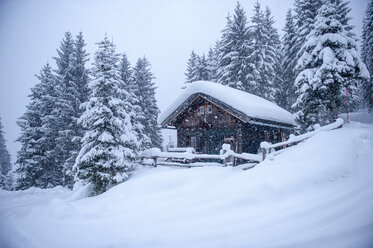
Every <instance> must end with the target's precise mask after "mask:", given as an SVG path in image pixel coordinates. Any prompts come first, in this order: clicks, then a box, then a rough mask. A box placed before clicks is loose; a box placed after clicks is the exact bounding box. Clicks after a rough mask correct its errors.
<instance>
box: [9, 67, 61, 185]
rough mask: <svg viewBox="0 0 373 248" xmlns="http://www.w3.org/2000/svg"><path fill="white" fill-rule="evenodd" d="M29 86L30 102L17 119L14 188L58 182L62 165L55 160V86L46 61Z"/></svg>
mask: <svg viewBox="0 0 373 248" xmlns="http://www.w3.org/2000/svg"><path fill="white" fill-rule="evenodd" d="M37 78H38V79H39V81H40V82H39V83H38V84H36V85H35V86H34V87H33V88H32V89H31V91H32V94H31V95H30V98H31V103H30V104H29V105H28V106H27V110H26V112H25V114H24V115H23V116H22V117H21V118H20V120H19V121H18V122H17V123H18V125H19V126H20V127H21V136H20V137H19V138H18V139H17V141H19V142H21V150H20V151H19V152H18V154H17V161H16V167H15V169H14V171H15V174H16V175H15V189H27V188H30V187H32V186H35V187H41V188H47V187H54V186H57V185H61V184H62V165H59V164H57V163H56V159H57V158H56V156H55V154H56V150H55V149H56V141H57V137H58V130H57V129H56V128H55V127H56V126H57V125H58V121H59V119H58V116H59V114H60V111H59V108H58V104H59V93H60V91H59V86H58V85H57V83H56V78H55V76H54V75H53V73H52V69H51V67H50V66H49V65H48V64H47V65H46V66H44V67H43V69H42V70H41V73H40V75H39V76H37Z"/></svg>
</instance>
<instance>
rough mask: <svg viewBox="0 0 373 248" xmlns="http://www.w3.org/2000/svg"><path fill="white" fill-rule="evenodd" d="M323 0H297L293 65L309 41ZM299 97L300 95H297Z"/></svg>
mask: <svg viewBox="0 0 373 248" xmlns="http://www.w3.org/2000/svg"><path fill="white" fill-rule="evenodd" d="M322 1H323V0H295V3H294V5H295V8H294V12H295V16H294V18H295V33H296V34H297V35H296V37H295V39H294V41H293V45H294V51H296V52H297V56H294V57H293V61H292V62H291V64H292V65H297V63H298V60H299V58H300V56H301V55H302V54H301V52H300V50H301V48H302V46H303V45H304V43H305V42H306V41H307V36H308V35H309V34H310V32H311V30H312V29H313V24H314V22H315V18H316V15H317V10H318V9H319V8H320V7H321V5H322ZM294 69H295V74H296V75H298V74H299V72H300V71H299V70H297V69H296V67H295V68H294ZM297 97H298V96H297Z"/></svg>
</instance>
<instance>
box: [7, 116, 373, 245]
mask: <svg viewBox="0 0 373 248" xmlns="http://www.w3.org/2000/svg"><path fill="white" fill-rule="evenodd" d="M364 119H368V120H369V118H364ZM372 165H373V125H372V124H371V123H370V124H363V123H358V122H352V123H350V124H346V125H345V126H344V127H343V128H341V129H337V130H333V131H329V132H322V133H319V134H317V135H316V136H314V137H312V138H310V139H308V140H306V141H305V142H303V143H301V144H299V145H297V146H294V147H292V148H289V149H288V150H287V151H286V152H283V153H281V154H280V155H278V156H276V157H275V158H274V160H273V161H265V162H263V163H261V164H259V165H258V166H256V167H255V168H253V169H250V170H246V171H242V170H240V169H238V168H232V167H225V168H221V167H208V168H192V169H180V168H140V169H139V170H138V171H137V172H136V174H135V175H134V176H133V177H132V178H131V179H130V180H129V181H127V182H126V183H123V184H120V185H118V186H116V187H114V188H112V189H111V190H109V191H108V192H106V193H104V194H102V195H100V196H97V197H93V198H85V199H81V200H73V198H72V193H71V192H70V191H68V190H65V189H63V188H54V189H50V190H40V189H35V188H34V189H29V190H27V191H23V192H22V191H21V192H6V191H0V219H1V223H0V225H1V226H0V231H1V233H0V247H4V248H5V247H20V248H21V247H29V248H34V247H35V248H36V247H38V248H42V247H45V248H49V247H53V248H59V247H61V248H62V247H64V248H65V247H69V248H74V247H204V248H206V247H287V248H289V247H297V248H302V247H307V248H308V247H310V248H311V247H312V248H314V247H317V248H320V247H328V248H330V247H346V248H347V247H354V248H368V247H373V232H372V230H373V211H372V209H373V187H372V182H373V166H372Z"/></svg>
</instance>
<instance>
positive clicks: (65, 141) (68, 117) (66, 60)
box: [54, 32, 80, 186]
mask: <svg viewBox="0 0 373 248" xmlns="http://www.w3.org/2000/svg"><path fill="white" fill-rule="evenodd" d="M57 53H58V56H57V57H55V58H54V59H55V61H56V64H57V70H56V74H57V81H58V85H59V87H60V88H61V94H60V99H59V102H60V106H59V109H60V116H59V121H58V126H56V129H57V130H58V134H59V136H58V138H57V149H56V150H57V151H58V153H57V154H55V156H56V162H57V164H58V167H60V166H61V167H63V172H64V173H63V185H67V186H68V185H69V184H70V182H71V178H70V175H69V174H67V173H68V172H69V171H70V170H71V168H70V165H71V163H72V159H71V156H72V155H73V154H72V153H73V151H74V150H75V149H76V143H77V140H76V139H75V137H76V136H78V134H77V133H76V131H77V124H76V123H77V109H79V105H80V103H79V98H78V95H79V93H78V86H77V84H76V82H75V80H74V76H73V74H74V70H73V60H74V40H73V37H72V35H71V33H70V32H66V33H65V36H64V39H63V40H62V41H61V44H60V47H59V49H58V50H57ZM67 166H68V167H69V168H67Z"/></svg>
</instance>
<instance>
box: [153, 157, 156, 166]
mask: <svg viewBox="0 0 373 248" xmlns="http://www.w3.org/2000/svg"><path fill="white" fill-rule="evenodd" d="M153 160H154V163H153V165H154V167H157V157H156V156H154V157H153Z"/></svg>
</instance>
